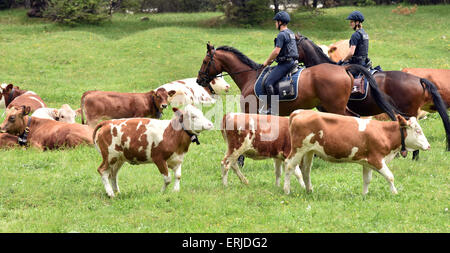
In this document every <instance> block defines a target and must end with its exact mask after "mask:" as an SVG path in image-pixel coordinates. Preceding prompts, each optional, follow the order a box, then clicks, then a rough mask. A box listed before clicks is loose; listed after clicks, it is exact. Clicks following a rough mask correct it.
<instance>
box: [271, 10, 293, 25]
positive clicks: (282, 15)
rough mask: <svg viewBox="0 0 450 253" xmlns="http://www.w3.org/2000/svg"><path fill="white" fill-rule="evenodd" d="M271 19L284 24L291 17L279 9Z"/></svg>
mask: <svg viewBox="0 0 450 253" xmlns="http://www.w3.org/2000/svg"><path fill="white" fill-rule="evenodd" d="M273 20H278V21H281V22H283V23H284V24H287V23H289V21H291V17H289V14H288V13H287V12H285V11H280V12H278V13H277V14H275V17H273Z"/></svg>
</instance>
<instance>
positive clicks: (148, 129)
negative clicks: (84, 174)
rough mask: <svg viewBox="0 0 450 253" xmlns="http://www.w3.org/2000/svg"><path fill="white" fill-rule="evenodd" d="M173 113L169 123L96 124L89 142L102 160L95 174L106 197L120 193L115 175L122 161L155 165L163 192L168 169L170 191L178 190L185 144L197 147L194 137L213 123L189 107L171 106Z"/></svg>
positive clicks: (120, 121)
mask: <svg viewBox="0 0 450 253" xmlns="http://www.w3.org/2000/svg"><path fill="white" fill-rule="evenodd" d="M173 111H174V112H175V114H174V117H173V118H172V120H157V119H149V118H133V119H118V120H108V121H103V122H101V123H100V124H98V125H97V127H96V128H95V130H94V134H93V139H94V144H95V146H96V148H97V150H98V151H99V152H100V154H101V155H102V158H103V161H102V163H101V164H100V167H98V172H99V173H100V175H101V177H102V182H103V184H104V186H105V190H106V193H107V194H108V196H109V197H114V196H115V195H114V191H115V192H117V193H119V192H120V191H119V186H118V184H117V174H118V172H119V169H120V167H122V165H123V163H124V162H128V163H130V164H144V163H154V164H156V166H157V167H158V169H159V172H160V173H161V174H162V175H163V176H164V185H163V188H162V189H163V190H165V189H166V187H167V185H168V184H169V183H170V181H171V177H170V175H169V171H168V168H170V169H172V170H173V171H174V174H175V185H174V191H179V190H180V179H181V164H182V162H183V159H184V156H185V154H186V152H187V151H188V148H189V145H190V144H191V142H194V141H195V142H197V144H199V142H198V139H197V134H198V133H199V132H201V131H202V130H209V129H211V128H212V127H213V124H212V123H211V121H209V120H208V119H206V118H205V116H203V114H202V112H201V111H200V110H199V109H197V108H195V107H194V106H192V105H187V106H186V108H185V110H184V111H181V110H179V109H177V108H176V107H174V108H173ZM110 180H111V182H110ZM111 184H112V187H111ZM113 189H114V190H113Z"/></svg>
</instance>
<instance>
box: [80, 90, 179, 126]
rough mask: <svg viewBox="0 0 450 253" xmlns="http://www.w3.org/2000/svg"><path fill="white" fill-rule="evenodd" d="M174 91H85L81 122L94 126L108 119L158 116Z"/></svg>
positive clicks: (82, 99) (82, 100)
mask: <svg viewBox="0 0 450 253" xmlns="http://www.w3.org/2000/svg"><path fill="white" fill-rule="evenodd" d="M174 94H175V91H173V90H171V91H166V90H165V89H157V90H152V91H149V92H146V93H123V92H114V91H86V92H85V93H83V95H82V97H81V123H82V124H85V122H84V115H85V116H86V124H87V125H88V126H90V127H91V128H95V126H96V125H97V123H98V122H99V121H102V120H108V119H121V118H136V117H151V118H160V117H161V114H162V111H163V110H164V109H165V108H166V107H167V99H168V97H169V96H173V95H174Z"/></svg>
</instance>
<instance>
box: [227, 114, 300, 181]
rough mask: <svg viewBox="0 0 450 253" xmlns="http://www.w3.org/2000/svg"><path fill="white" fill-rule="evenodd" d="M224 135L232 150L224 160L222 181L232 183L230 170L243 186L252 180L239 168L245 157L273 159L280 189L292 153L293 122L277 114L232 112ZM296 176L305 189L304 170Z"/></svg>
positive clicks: (228, 115)
mask: <svg viewBox="0 0 450 253" xmlns="http://www.w3.org/2000/svg"><path fill="white" fill-rule="evenodd" d="M221 131H222V136H223V139H224V140H225V142H226V143H227V145H228V150H227V153H226V155H225V157H224V158H223V160H222V182H223V184H224V185H227V184H228V171H229V169H230V167H231V168H232V169H233V170H234V172H235V173H236V175H237V176H238V177H239V179H240V180H241V182H242V183H244V184H248V180H247V179H246V178H245V176H244V175H243V174H242V172H241V171H240V170H239V167H238V157H239V156H241V155H244V156H246V157H249V158H251V159H254V160H262V159H270V158H272V159H273V161H274V166H275V177H276V181H275V183H276V185H277V186H280V176H281V172H282V166H283V167H285V166H284V160H285V159H286V157H287V156H288V155H289V152H291V138H290V136H289V119H288V118H286V117H278V116H273V115H260V114H246V113H228V114H226V115H224V116H223V118H222V126H221ZM295 176H296V177H297V179H298V181H299V183H300V185H301V186H302V187H305V185H304V183H303V179H302V175H301V172H300V169H299V168H298V167H296V169H295Z"/></svg>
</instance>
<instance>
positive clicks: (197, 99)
mask: <svg viewBox="0 0 450 253" xmlns="http://www.w3.org/2000/svg"><path fill="white" fill-rule="evenodd" d="M210 85H211V88H212V89H213V91H214V93H215V94H217V95H220V94H223V93H226V92H228V90H229V89H230V84H229V83H227V81H225V79H224V78H223V77H216V78H214V79H213V80H212V81H211V82H210ZM159 88H164V89H166V90H167V91H170V90H174V91H176V94H175V95H173V96H172V97H170V98H169V103H170V104H171V105H172V106H182V105H187V104H192V105H197V104H205V105H210V104H214V103H215V102H216V99H215V98H214V94H212V93H211V91H210V90H209V88H207V87H202V86H200V85H198V84H197V78H186V79H182V80H177V81H173V82H170V83H166V84H163V85H161V86H160V87H159Z"/></svg>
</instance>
